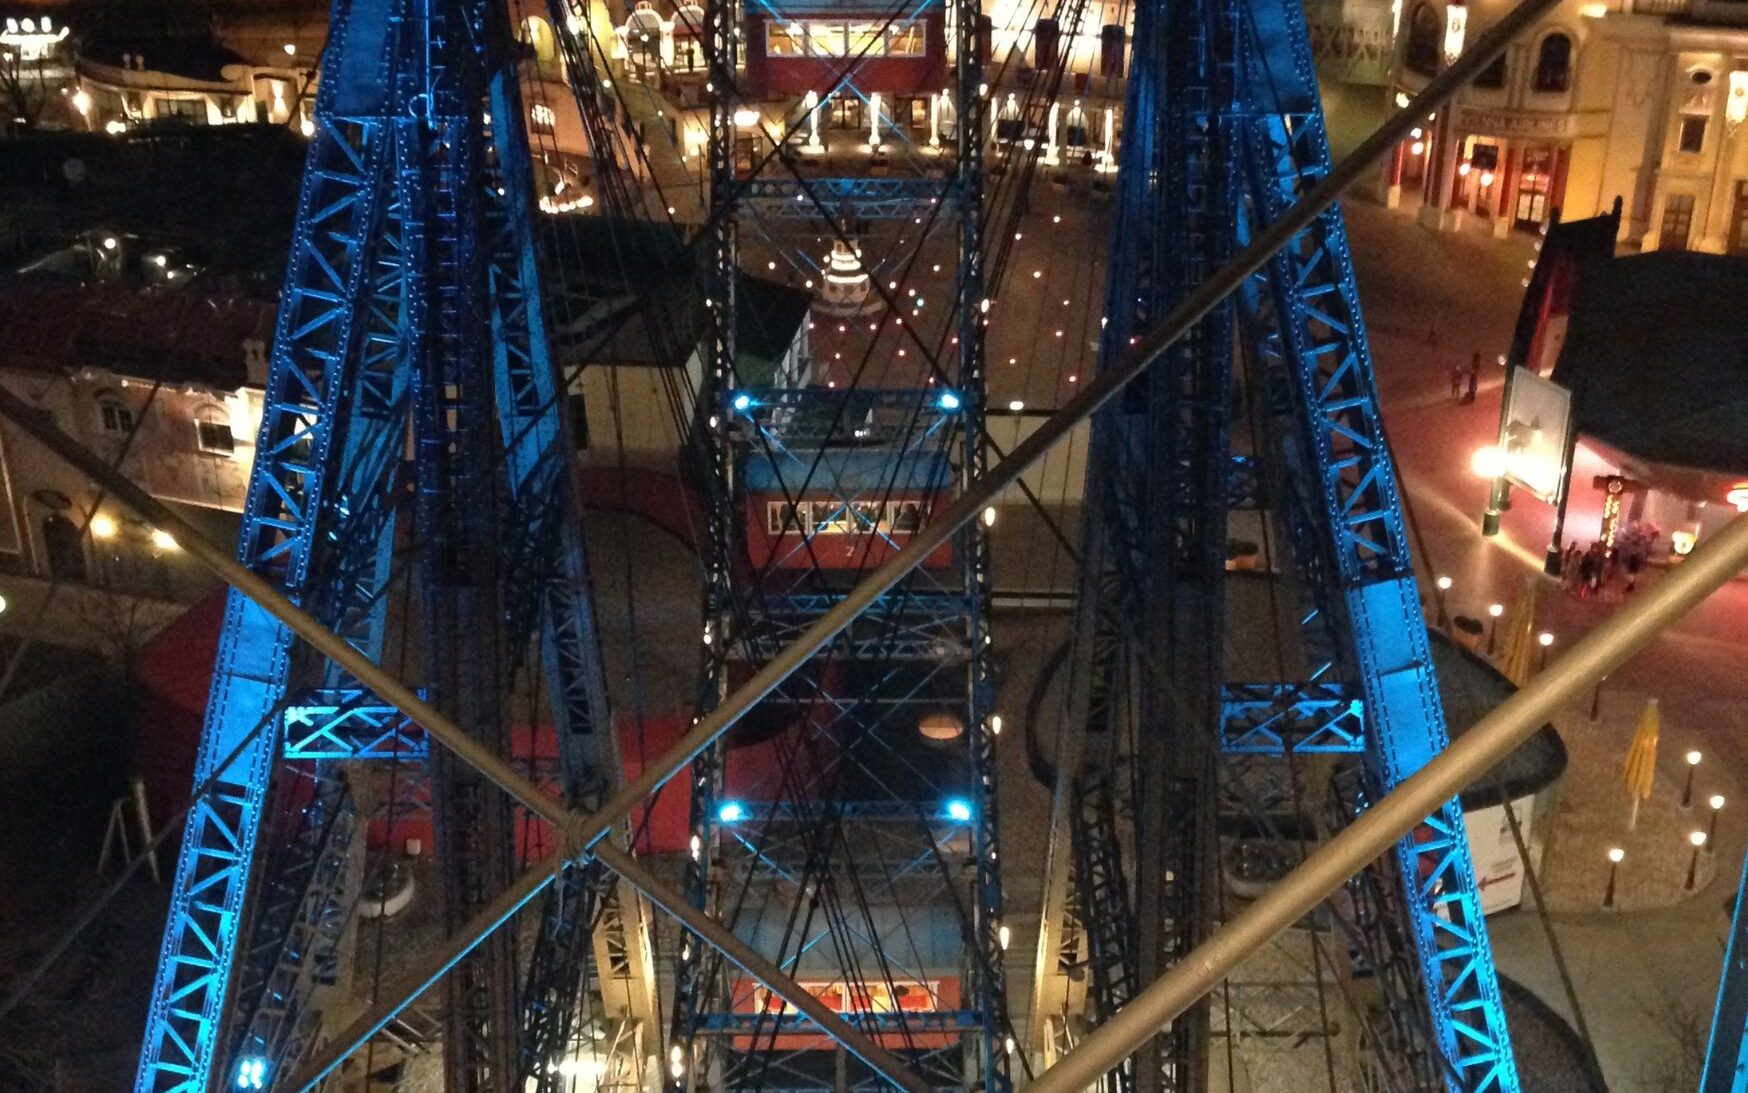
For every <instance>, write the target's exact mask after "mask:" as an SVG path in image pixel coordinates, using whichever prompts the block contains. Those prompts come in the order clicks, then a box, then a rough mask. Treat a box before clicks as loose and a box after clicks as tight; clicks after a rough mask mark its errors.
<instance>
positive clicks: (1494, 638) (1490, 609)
mask: <svg viewBox="0 0 1748 1093" xmlns="http://www.w3.org/2000/svg"><path fill="white" fill-rule="evenodd" d="M1503 614H1505V605H1504V604H1502V603H1490V604H1488V605H1487V615H1488V617H1489V618H1491V619H1492V620H1493V621H1492V622H1490V623H1488V624H1487V655H1488V656H1492V655H1493V649H1494V646H1495V645H1497V644H1498V638H1499V616H1501V615H1503Z"/></svg>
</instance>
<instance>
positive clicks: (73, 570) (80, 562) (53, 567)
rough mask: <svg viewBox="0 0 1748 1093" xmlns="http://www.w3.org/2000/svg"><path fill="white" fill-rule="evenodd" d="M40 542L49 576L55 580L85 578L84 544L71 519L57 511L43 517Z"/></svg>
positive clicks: (80, 579) (79, 579)
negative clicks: (45, 557) (47, 565)
mask: <svg viewBox="0 0 1748 1093" xmlns="http://www.w3.org/2000/svg"><path fill="white" fill-rule="evenodd" d="M42 544H43V548H44V550H43V552H44V553H45V554H46V555H47V561H48V564H49V577H50V578H52V579H54V580H57V581H83V580H84V579H85V544H84V542H83V541H82V539H81V537H80V535H79V529H78V528H77V527H76V526H74V524H73V521H71V520H69V519H67V518H66V517H65V516H63V515H62V514H60V513H58V512H51V513H49V514H48V515H47V516H45V517H43V522H42Z"/></svg>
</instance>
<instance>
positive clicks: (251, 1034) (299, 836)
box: [225, 778, 363, 1074]
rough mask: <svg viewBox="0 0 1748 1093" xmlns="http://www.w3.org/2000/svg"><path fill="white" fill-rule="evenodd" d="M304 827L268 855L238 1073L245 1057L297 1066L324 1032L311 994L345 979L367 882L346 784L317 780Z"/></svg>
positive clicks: (247, 966)
mask: <svg viewBox="0 0 1748 1093" xmlns="http://www.w3.org/2000/svg"><path fill="white" fill-rule="evenodd" d="M297 821H298V826H297V830H296V832H295V833H294V835H293V836H292V838H291V839H290V840H289V842H287V843H286V844H285V845H284V846H283V847H276V848H274V851H273V852H272V853H270V854H269V856H268V860H267V869H266V870H265V872H266V879H267V885H266V891H265V892H264V893H262V895H261V898H260V899H259V900H258V904H257V907H256V909H255V913H254V916H253V917H254V921H255V929H254V930H253V931H252V935H251V937H250V939H249V951H248V953H247V954H245V957H244V960H243V966H242V969H241V971H240V973H239V978H238V983H237V988H236V991H235V992H234V997H233V1000H232V1002H231V1013H230V1014H229V1017H228V1021H229V1024H230V1028H231V1031H232V1035H231V1042H230V1043H228V1044H226V1045H225V1048H226V1051H227V1054H226V1059H227V1060H228V1061H229V1063H230V1064H231V1065H230V1067H229V1068H227V1069H229V1070H230V1071H231V1072H232V1073H239V1068H240V1066H241V1063H242V1061H243V1060H249V1065H250V1070H251V1072H253V1071H254V1068H255V1067H256V1066H259V1067H261V1068H262V1070H263V1072H264V1073H266V1074H278V1073H280V1072H281V1071H282V1070H283V1069H284V1067H285V1066H286V1065H288V1064H291V1063H296V1062H297V1061H298V1060H299V1059H300V1058H301V1057H302V1055H303V1052H304V1049H305V1048H306V1047H307V1046H308V1044H309V1043H310V1042H311V1039H312V1036H313V1034H314V1033H315V1032H316V1031H317V1028H318V1021H319V1011H318V1009H317V1008H316V1007H315V1006H313V1005H312V1001H313V1000H312V995H314V993H315V991H316V990H317V988H318V987H324V986H332V985H334V984H335V983H337V982H340V981H342V979H343V978H344V977H343V975H342V973H341V964H342V959H341V957H342V954H341V947H342V944H343V939H344V935H345V933H346V930H347V928H348V927H349V925H350V924H351V922H352V915H351V910H352V908H351V902H352V901H353V900H355V899H356V898H357V895H358V891H359V888H360V885H361V881H362V875H363V858H362V856H361V855H359V854H356V853H354V852H353V847H354V838H355V835H356V832H357V826H358V824H357V816H356V814H355V813H354V812H353V809H352V800H351V794H350V792H349V791H348V789H347V787H346V784H345V782H344V781H343V780H341V779H339V778H328V779H321V780H319V781H318V784H317V787H316V793H315V795H314V796H313V797H312V798H311V800H310V801H309V803H308V804H306V805H305V806H304V807H303V808H302V809H301V810H300V811H299V813H298V817H297Z"/></svg>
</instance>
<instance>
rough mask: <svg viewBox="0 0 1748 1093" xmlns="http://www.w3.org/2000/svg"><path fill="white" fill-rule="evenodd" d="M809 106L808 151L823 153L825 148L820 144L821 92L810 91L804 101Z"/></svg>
mask: <svg viewBox="0 0 1748 1093" xmlns="http://www.w3.org/2000/svg"><path fill="white" fill-rule="evenodd" d="M803 101H804V102H805V103H806V104H807V149H806V150H807V151H809V152H821V151H824V150H825V149H824V147H823V146H821V144H820V143H819V109H820V107H819V92H817V91H809V92H808V93H807V98H806V99H805V100H803Z"/></svg>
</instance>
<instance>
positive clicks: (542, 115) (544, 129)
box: [528, 103, 558, 133]
mask: <svg viewBox="0 0 1748 1093" xmlns="http://www.w3.org/2000/svg"><path fill="white" fill-rule="evenodd" d="M557 122H558V115H556V114H554V113H553V112H552V107H550V106H548V105H546V104H545V103H535V104H534V106H533V108H532V109H530V110H529V111H528V125H529V127H530V128H532V129H533V130H534V131H535V132H536V133H550V132H552V127H553V126H554V125H555V124H556V123H557Z"/></svg>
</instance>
